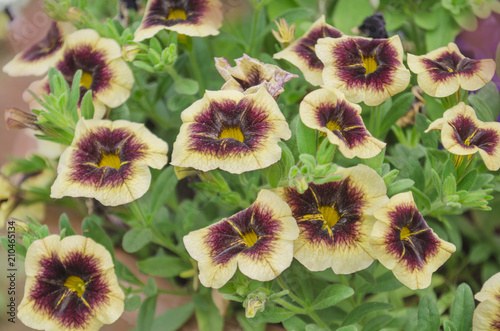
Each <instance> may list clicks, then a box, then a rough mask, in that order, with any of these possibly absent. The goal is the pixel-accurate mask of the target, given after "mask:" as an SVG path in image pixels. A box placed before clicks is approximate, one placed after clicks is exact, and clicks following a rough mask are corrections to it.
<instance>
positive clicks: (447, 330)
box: [443, 321, 457, 331]
mask: <svg viewBox="0 0 500 331" xmlns="http://www.w3.org/2000/svg"><path fill="white" fill-rule="evenodd" d="M443 330H444V331H457V328H456V327H455V324H453V322H452V321H444V322H443Z"/></svg>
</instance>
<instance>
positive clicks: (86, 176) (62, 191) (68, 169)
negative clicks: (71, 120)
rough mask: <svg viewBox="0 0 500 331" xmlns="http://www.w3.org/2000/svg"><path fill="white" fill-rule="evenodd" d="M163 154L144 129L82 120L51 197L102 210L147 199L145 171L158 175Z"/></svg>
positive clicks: (148, 176) (123, 123) (61, 163)
mask: <svg viewBox="0 0 500 331" xmlns="http://www.w3.org/2000/svg"><path fill="white" fill-rule="evenodd" d="M167 149H168V146H167V143H165V142H164V141H163V140H161V139H159V138H157V137H156V136H155V135H153V134H152V133H151V132H149V130H148V129H146V128H145V127H144V124H139V123H131V122H128V121H125V120H118V121H114V122H112V121H108V120H85V119H83V118H81V119H80V121H78V123H77V125H76V131H75V137H74V139H73V142H72V144H71V146H69V147H68V148H67V149H66V150H65V151H64V152H63V154H62V155H61V158H60V160H59V166H58V167H57V179H56V181H55V182H54V184H53V185H52V189H51V195H50V196H51V197H52V198H62V197H63V196H70V197H89V198H95V199H97V200H98V201H99V202H100V203H102V204H103V205H106V206H117V205H121V204H125V203H129V202H131V201H133V200H135V199H138V198H140V197H141V196H143V195H144V193H146V191H147V190H148V188H149V184H150V183H151V173H150V172H149V169H148V166H149V167H152V168H156V169H161V168H162V167H163V166H164V165H165V164H166V163H167Z"/></svg>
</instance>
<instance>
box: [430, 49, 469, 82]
mask: <svg viewBox="0 0 500 331" xmlns="http://www.w3.org/2000/svg"><path fill="white" fill-rule="evenodd" d="M422 62H423V63H424V65H425V67H426V68H427V70H428V71H429V73H430V74H431V76H432V78H433V79H434V80H435V81H438V82H439V81H445V80H447V79H448V78H449V77H451V76H455V75H456V74H462V75H466V76H472V75H474V73H475V72H476V70H477V69H478V63H479V61H477V60H471V59H468V58H464V57H462V56H460V55H459V54H457V53H455V52H445V53H444V54H443V55H441V56H440V57H439V58H437V59H436V60H431V59H426V58H424V59H423V60H422Z"/></svg>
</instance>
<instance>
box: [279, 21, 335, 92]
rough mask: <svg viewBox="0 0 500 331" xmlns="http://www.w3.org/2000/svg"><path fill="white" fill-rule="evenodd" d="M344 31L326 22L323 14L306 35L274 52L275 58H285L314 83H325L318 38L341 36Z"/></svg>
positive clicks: (316, 84)
mask: <svg viewBox="0 0 500 331" xmlns="http://www.w3.org/2000/svg"><path fill="white" fill-rule="evenodd" d="M340 36H342V32H340V31H339V30H337V29H335V28H334V27H332V26H331V25H328V24H326V22H325V16H321V17H320V18H319V19H318V20H317V21H316V22H314V23H313V25H312V26H311V27H310V28H309V30H307V31H306V33H305V34H304V36H302V37H300V38H299V39H297V40H296V41H294V42H293V43H292V44H291V45H290V46H288V47H287V48H285V49H284V50H282V51H281V52H279V53H276V54H274V56H273V58H275V59H285V60H287V61H288V62H291V63H292V64H293V65H294V66H296V67H297V68H299V69H300V71H302V73H303V74H304V78H305V79H306V80H307V81H308V82H309V83H311V84H312V85H315V86H318V85H321V84H323V78H322V76H321V72H322V71H323V62H321V61H320V59H319V58H318V57H317V56H316V53H315V47H316V45H317V43H318V39H320V38H325V37H332V38H339V37H340Z"/></svg>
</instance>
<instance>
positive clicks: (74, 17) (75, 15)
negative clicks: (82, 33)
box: [66, 7, 86, 22]
mask: <svg viewBox="0 0 500 331" xmlns="http://www.w3.org/2000/svg"><path fill="white" fill-rule="evenodd" d="M85 15H86V14H85V12H84V11H83V10H81V9H80V8H76V7H69V9H68V12H67V14H66V17H67V18H68V20H70V21H74V22H83V20H82V16H85Z"/></svg>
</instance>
